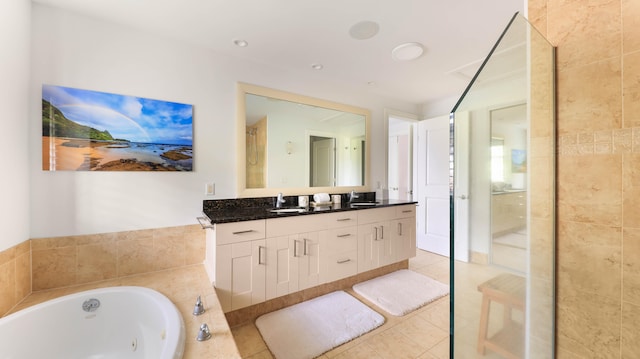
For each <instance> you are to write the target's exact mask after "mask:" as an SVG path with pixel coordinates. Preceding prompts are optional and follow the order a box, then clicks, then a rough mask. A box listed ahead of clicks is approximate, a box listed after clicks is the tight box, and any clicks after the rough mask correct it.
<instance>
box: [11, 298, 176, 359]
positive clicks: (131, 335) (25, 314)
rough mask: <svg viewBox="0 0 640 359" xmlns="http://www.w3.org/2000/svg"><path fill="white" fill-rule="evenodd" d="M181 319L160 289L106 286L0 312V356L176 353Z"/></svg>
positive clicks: (157, 356)
mask: <svg viewBox="0 0 640 359" xmlns="http://www.w3.org/2000/svg"><path fill="white" fill-rule="evenodd" d="M184 342H185V328H184V321H183V319H182V316H181V315H180V312H178V310H177V309H176V307H175V305H174V304H173V303H172V302H171V301H170V300H169V299H168V298H167V297H165V296H164V295H162V294H161V293H158V292H156V291H155V290H152V289H148V288H143V287H109V288H103V289H95V290H89V291H85V292H80V293H76V294H71V295H67V296H64V297H60V298H56V299H52V300H49V301H47V302H44V303H41V304H38V305H34V306H32V307H29V308H26V309H23V310H21V311H19V312H16V313H13V314H11V315H8V316H6V317H4V318H0V359H26V358H65V359H67V358H68V359H76V358H77V359H80V358H82V359H112V358H113V359H115V358H118V359H129V358H130V359H134V358H145V359H180V358H182V354H183V352H184Z"/></svg>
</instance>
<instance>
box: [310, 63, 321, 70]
mask: <svg viewBox="0 0 640 359" xmlns="http://www.w3.org/2000/svg"><path fill="white" fill-rule="evenodd" d="M311 68H312V69H314V70H322V69H323V68H324V66H322V64H312V65H311Z"/></svg>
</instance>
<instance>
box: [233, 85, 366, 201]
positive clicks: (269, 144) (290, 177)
mask: <svg viewBox="0 0 640 359" xmlns="http://www.w3.org/2000/svg"><path fill="white" fill-rule="evenodd" d="M237 121H238V124H237V130H238V153H239V156H238V196H239V197H260V196H272V195H275V194H276V193H278V192H283V193H285V194H311V193H317V192H334V193H335V192H346V191H350V190H352V189H355V190H365V189H366V188H367V187H368V183H369V181H368V175H367V174H368V169H369V166H368V159H369V150H368V148H369V144H370V142H369V129H370V125H369V121H370V113H369V111H368V110H365V109H361V108H357V107H353V106H348V105H344V104H339V103H334V102H329V101H325V100H320V99H316V98H311V97H306V96H302V95H297V94H292V93H288V92H284V91H279V90H274V89H269V88H265V87H260V86H255V85H250V84H245V83H239V84H238V119H237Z"/></svg>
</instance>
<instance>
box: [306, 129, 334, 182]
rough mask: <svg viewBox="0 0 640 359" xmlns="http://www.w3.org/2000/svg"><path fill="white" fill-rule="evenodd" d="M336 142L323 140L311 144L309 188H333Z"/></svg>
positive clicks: (330, 139)
mask: <svg viewBox="0 0 640 359" xmlns="http://www.w3.org/2000/svg"><path fill="white" fill-rule="evenodd" d="M335 177H336V140H335V138H323V139H319V140H315V141H313V142H312V144H311V186H312V187H332V186H335Z"/></svg>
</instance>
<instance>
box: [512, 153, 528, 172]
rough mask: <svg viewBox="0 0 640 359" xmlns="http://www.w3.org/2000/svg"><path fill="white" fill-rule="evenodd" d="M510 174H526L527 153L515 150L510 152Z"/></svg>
mask: <svg viewBox="0 0 640 359" xmlns="http://www.w3.org/2000/svg"><path fill="white" fill-rule="evenodd" d="M511 172H512V173H525V172H527V151H525V150H516V149H512V150H511Z"/></svg>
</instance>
